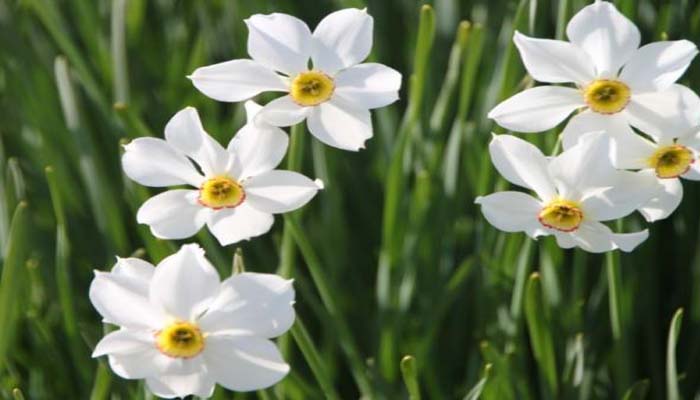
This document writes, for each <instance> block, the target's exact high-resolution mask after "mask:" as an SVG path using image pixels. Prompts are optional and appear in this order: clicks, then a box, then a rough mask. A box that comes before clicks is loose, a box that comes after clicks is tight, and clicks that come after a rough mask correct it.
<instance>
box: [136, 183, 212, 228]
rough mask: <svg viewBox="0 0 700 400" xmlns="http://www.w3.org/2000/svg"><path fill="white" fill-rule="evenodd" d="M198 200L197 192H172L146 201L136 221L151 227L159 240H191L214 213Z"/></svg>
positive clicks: (177, 190) (181, 190)
mask: <svg viewBox="0 0 700 400" xmlns="http://www.w3.org/2000/svg"><path fill="white" fill-rule="evenodd" d="M198 197H199V191H197V190H186V189H176V190H168V191H166V192H163V193H161V194H158V195H156V196H153V197H151V198H150V199H148V200H146V202H145V203H143V204H142V205H141V207H140V208H139V211H138V212H137V213H136V221H137V222H138V223H139V224H146V225H148V226H149V227H150V228H151V233H153V236H155V237H157V238H161V239H184V238H188V237H190V236H192V235H194V234H195V233H197V232H199V230H200V229H202V227H203V226H204V224H205V223H206V222H207V220H208V219H209V216H210V214H211V213H212V212H213V211H212V210H211V209H209V208H206V207H202V205H201V204H199V203H198V202H197V198H198Z"/></svg>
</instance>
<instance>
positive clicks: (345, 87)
mask: <svg viewBox="0 0 700 400" xmlns="http://www.w3.org/2000/svg"><path fill="white" fill-rule="evenodd" d="M334 82H335V90H334V92H333V96H335V97H339V98H341V99H343V100H344V101H345V102H347V103H348V104H351V105H352V106H353V107H355V108H358V109H363V108H368V109H373V108H379V107H384V106H388V105H389V104H391V103H393V102H395V101H396V100H398V99H399V89H401V74H400V73H399V72H398V71H396V70H394V69H392V68H389V67H387V66H386V65H382V64H376V63H366V64H360V65H355V66H353V67H350V68H348V69H345V70H343V71H340V72H339V73H338V75H337V76H336V77H335V81H334Z"/></svg>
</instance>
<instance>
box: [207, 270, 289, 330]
mask: <svg viewBox="0 0 700 400" xmlns="http://www.w3.org/2000/svg"><path fill="white" fill-rule="evenodd" d="M293 304H294V287H293V286H292V281H291V280H287V279H283V278H282V277H280V276H277V275H273V274H257V273H250V272H246V273H242V274H236V275H233V276H232V277H230V278H228V279H226V280H225V281H224V282H223V283H222V284H221V290H220V291H219V296H218V297H217V298H216V300H214V302H213V303H212V304H211V306H210V307H209V311H207V313H206V314H205V315H204V316H203V317H202V318H201V319H200V320H199V325H200V326H201V327H202V329H204V330H205V331H207V332H212V333H217V332H227V331H228V332H231V333H234V332H235V333H238V334H243V335H254V336H261V337H265V338H273V337H277V336H280V335H282V334H283V333H285V332H286V331H287V330H289V328H290V327H291V326H292V324H293V323H294V308H293Z"/></svg>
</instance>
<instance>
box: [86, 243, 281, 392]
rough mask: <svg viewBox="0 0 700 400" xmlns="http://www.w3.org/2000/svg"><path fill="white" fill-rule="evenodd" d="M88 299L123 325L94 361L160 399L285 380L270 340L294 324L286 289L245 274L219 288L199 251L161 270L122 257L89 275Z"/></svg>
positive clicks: (272, 279) (277, 280) (186, 250)
mask: <svg viewBox="0 0 700 400" xmlns="http://www.w3.org/2000/svg"><path fill="white" fill-rule="evenodd" d="M90 301H91V302H92V304H93V305H94V307H95V308H96V309H97V311H98V312H99V313H100V315H102V317H103V321H104V322H106V323H110V324H114V325H117V326H119V327H120V329H118V330H116V331H113V332H110V333H108V334H107V335H106V336H105V337H104V338H102V340H100V342H99V343H97V346H95V349H94V352H93V354H92V356H93V357H100V356H103V355H107V356H108V358H109V364H110V366H111V368H112V370H113V371H114V372H115V373H116V374H117V375H119V376H121V377H123V378H126V379H145V380H146V384H147V386H148V388H149V390H150V391H151V392H153V393H154V394H155V395H157V396H159V397H166V398H173V397H185V396H188V395H195V396H200V397H209V396H211V395H212V392H213V391H214V385H215V384H216V383H218V384H220V385H221V386H223V387H225V388H227V389H231V390H235V391H250V390H258V389H262V388H265V387H269V386H271V385H274V384H275V383H277V382H279V381H280V380H281V379H282V378H284V377H285V376H286V375H287V373H288V372H289V365H287V364H286V363H285V362H284V360H283V359H282V356H281V355H280V352H279V350H278V349H277V347H276V346H275V344H274V343H273V342H272V341H270V338H274V337H277V336H280V335H281V334H283V333H284V332H286V331H287V330H288V329H289V328H290V327H291V326H292V324H293V323H294V308H293V307H292V305H293V303H294V289H293V287H292V281H289V280H285V279H282V278H281V277H279V276H276V275H270V274H256V273H242V274H237V275H234V276H232V277H230V278H228V279H226V280H224V281H223V282H221V281H220V280H219V275H218V273H217V272H216V270H215V269H214V267H213V266H212V265H211V264H210V263H209V261H207V259H206V258H205V257H204V251H203V250H202V249H201V248H200V247H199V246H197V245H194V244H191V245H185V246H182V248H181V249H180V250H179V251H178V252H177V253H175V254H173V255H171V256H169V257H167V258H165V259H164V260H163V261H161V262H160V264H158V267H153V265H151V264H150V263H147V262H145V261H143V260H140V259H134V258H127V259H118V261H117V264H116V265H115V266H114V268H113V269H112V271H111V272H100V271H95V278H94V279H93V281H92V284H91V285H90Z"/></svg>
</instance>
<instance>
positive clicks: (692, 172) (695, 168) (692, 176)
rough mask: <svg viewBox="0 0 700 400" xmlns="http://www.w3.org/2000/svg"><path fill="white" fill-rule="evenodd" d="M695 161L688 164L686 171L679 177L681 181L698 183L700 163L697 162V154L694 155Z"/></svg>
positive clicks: (699, 179)
mask: <svg viewBox="0 0 700 400" xmlns="http://www.w3.org/2000/svg"><path fill="white" fill-rule="evenodd" d="M695 154H696V155H695V161H694V162H693V163H692V164H690V168H689V169H688V171H687V172H686V173H685V174H683V175H681V176H682V177H683V179H689V180H691V181H700V162H699V161H698V156H697V153H695Z"/></svg>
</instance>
